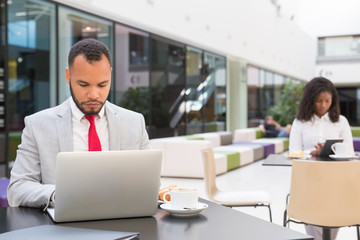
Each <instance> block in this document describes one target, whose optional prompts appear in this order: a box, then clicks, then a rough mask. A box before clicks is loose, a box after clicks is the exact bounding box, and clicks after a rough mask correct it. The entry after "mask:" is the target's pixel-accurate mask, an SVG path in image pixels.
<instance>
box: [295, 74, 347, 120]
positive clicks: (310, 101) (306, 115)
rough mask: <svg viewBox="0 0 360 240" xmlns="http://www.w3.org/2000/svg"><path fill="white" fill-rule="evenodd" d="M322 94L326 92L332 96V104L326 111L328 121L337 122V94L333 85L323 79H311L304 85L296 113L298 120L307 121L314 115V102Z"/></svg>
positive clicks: (338, 113) (338, 107)
mask: <svg viewBox="0 0 360 240" xmlns="http://www.w3.org/2000/svg"><path fill="white" fill-rule="evenodd" d="M323 92H328V93H330V94H331V96H332V103H331V106H330V108H329V111H328V113H329V118H330V120H331V121H332V122H337V121H339V116H340V106H339V96H338V92H337V90H336V88H335V86H334V84H333V83H332V82H331V81H330V80H328V79H326V78H324V77H316V78H313V79H312V80H311V81H310V82H308V83H307V84H306V85H305V87H304V92H303V95H302V97H301V101H300V104H299V109H298V111H297V113H296V118H297V119H298V120H300V121H309V120H310V119H311V118H312V117H313V115H314V113H315V101H316V99H317V97H318V96H319V94H320V93H323Z"/></svg>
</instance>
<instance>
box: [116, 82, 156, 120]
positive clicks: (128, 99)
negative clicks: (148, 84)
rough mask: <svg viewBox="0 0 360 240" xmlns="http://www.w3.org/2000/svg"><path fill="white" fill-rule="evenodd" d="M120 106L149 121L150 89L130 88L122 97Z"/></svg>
mask: <svg viewBox="0 0 360 240" xmlns="http://www.w3.org/2000/svg"><path fill="white" fill-rule="evenodd" d="M119 105H120V106H121V107H123V108H126V109H129V110H133V111H135V112H138V113H141V114H143V115H144V118H145V120H146V122H147V120H148V119H149V113H150V112H149V108H150V106H149V88H129V89H128V90H127V91H126V92H124V93H123V94H122V95H121V100H120V103H119Z"/></svg>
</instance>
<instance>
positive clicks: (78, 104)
mask: <svg viewBox="0 0 360 240" xmlns="http://www.w3.org/2000/svg"><path fill="white" fill-rule="evenodd" d="M69 85H70V93H71V97H72V98H73V100H74V102H75V104H76V106H77V107H78V109H80V111H81V112H82V113H83V114H85V115H96V114H98V113H99V112H100V111H101V109H102V107H103V106H104V103H105V102H100V101H98V100H89V101H87V102H82V103H80V102H79V101H78V100H77V99H76V97H75V95H74V93H73V91H72V87H71V84H69ZM94 102H96V103H99V104H101V107H100V108H99V110H98V111H93V110H91V111H85V109H84V108H83V107H82V106H81V105H82V104H87V103H94Z"/></svg>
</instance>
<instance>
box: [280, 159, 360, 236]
mask: <svg viewBox="0 0 360 240" xmlns="http://www.w3.org/2000/svg"><path fill="white" fill-rule="evenodd" d="M288 202H289V204H288V205H287V208H286V210H285V213H284V226H286V225H288V223H289V222H290V221H291V222H295V223H306V224H312V225H316V226H320V227H322V228H323V239H330V236H329V234H330V230H329V229H330V228H332V227H343V226H356V229H357V238H358V239H360V237H359V224H360V161H309V160H305V161H301V160H293V162H292V173H291V185H290V194H289V196H288ZM296 220H297V221H296ZM299 221H300V222H299Z"/></svg>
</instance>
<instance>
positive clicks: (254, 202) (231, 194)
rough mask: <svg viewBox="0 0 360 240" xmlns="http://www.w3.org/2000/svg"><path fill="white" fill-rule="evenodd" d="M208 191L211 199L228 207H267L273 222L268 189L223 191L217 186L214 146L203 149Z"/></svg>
mask: <svg viewBox="0 0 360 240" xmlns="http://www.w3.org/2000/svg"><path fill="white" fill-rule="evenodd" d="M202 156H203V161H204V180H205V188H206V193H207V195H208V197H209V199H210V200H211V201H214V202H216V203H219V204H221V205H223V206H227V207H249V206H252V207H261V206H263V207H267V208H268V209H269V215H270V222H272V215H271V208H270V197H269V194H268V193H267V192H266V191H221V190H219V189H218V188H217V186H216V174H215V169H216V166H215V159H214V152H213V150H212V148H205V149H202Z"/></svg>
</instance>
